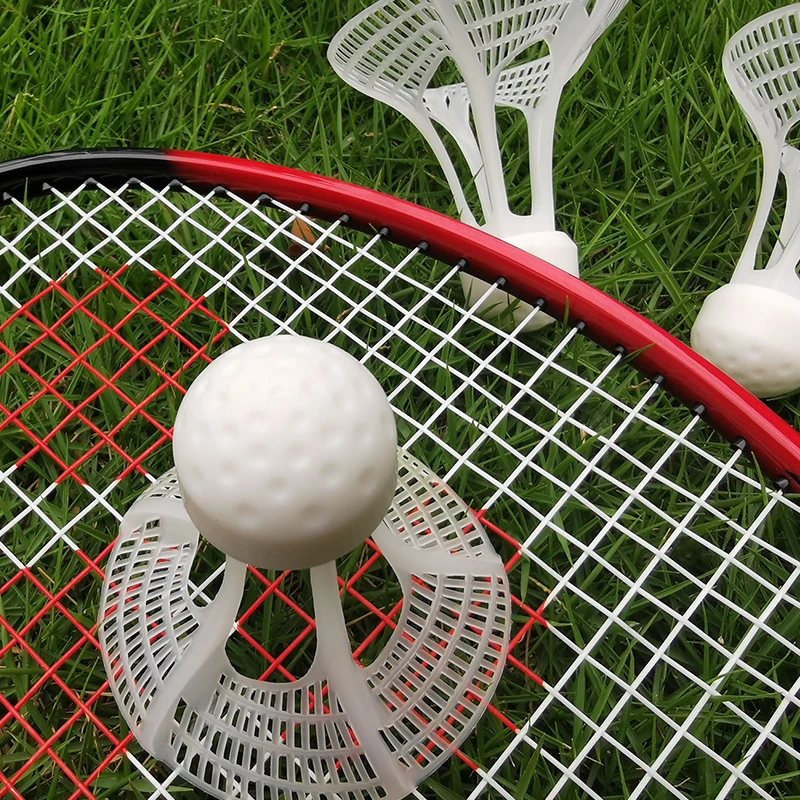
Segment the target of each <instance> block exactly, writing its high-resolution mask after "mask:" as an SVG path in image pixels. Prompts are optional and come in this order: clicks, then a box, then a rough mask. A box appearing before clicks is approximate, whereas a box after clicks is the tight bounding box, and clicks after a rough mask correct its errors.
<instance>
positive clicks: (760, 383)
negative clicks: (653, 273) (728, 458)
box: [692, 3, 800, 397]
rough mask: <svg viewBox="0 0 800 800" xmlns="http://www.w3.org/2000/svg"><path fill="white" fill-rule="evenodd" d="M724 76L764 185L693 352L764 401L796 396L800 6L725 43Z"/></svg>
mask: <svg viewBox="0 0 800 800" xmlns="http://www.w3.org/2000/svg"><path fill="white" fill-rule="evenodd" d="M723 65H724V71H725V77H726V78H727V81H728V83H729V84H730V86H731V89H732V91H733V93H734V95H735V96H736V99H737V100H738V101H739V103H740V105H741V107H742V109H743V110H744V113H745V114H746V116H747V119H748V121H749V122H750V125H751V126H752V128H753V130H754V131H755V133H756V135H757V136H758V139H759V141H760V142H761V148H762V152H763V158H764V177H763V181H762V189H761V197H760V198H759V202H758V208H757V210H756V217H755V221H754V222H753V227H752V230H751V231H750V235H749V236H748V239H747V242H746V244H745V248H744V250H743V251H742V255H741V257H740V259H739V262H738V264H737V265H736V269H735V270H734V273H733V278H732V279H731V282H730V283H729V284H727V285H726V286H723V287H722V288H721V289H718V290H717V291H715V292H714V293H713V294H711V295H710V296H709V297H708V298H707V299H706V301H705V303H704V304H703V307H702V309H701V310H700V313H699V315H698V317H697V320H696V321H695V324H694V327H693V329H692V347H694V348H695V350H697V351H698V352H699V353H700V354H701V355H703V356H705V357H706V358H708V359H709V360H710V361H711V362H713V363H714V364H716V365H717V366H718V367H719V368H720V369H722V370H723V371H724V372H727V373H728V374H729V375H730V376H731V377H733V378H735V379H736V380H737V381H739V383H741V384H742V385H743V386H745V387H746V388H747V389H749V390H750V391H751V392H753V394H755V395H757V396H759V397H774V396H777V395H781V394H786V393H787V392H791V391H794V390H796V389H798V388H800V346H798V342H800V278H798V274H797V268H798V263H800V151H798V150H797V149H796V148H795V147H793V146H792V145H790V144H787V142H786V138H787V136H788V134H789V132H790V131H791V130H792V128H794V126H795V125H796V124H797V122H798V120H800V4H799V3H795V4H794V5H791V6H786V7H785V8H780V9H777V10H776V11H772V12H770V13H768V14H765V15H764V16H762V17H759V18H758V19H756V20H754V21H753V22H751V23H750V24H749V25H747V26H746V27H744V28H743V29H742V30H740V31H739V32H738V33H737V34H736V35H735V36H734V37H733V38H732V39H731V41H730V42H729V43H728V46H727V48H726V51H725V56H724V59H723ZM781 175H782V176H783V178H784V180H785V182H786V189H787V201H786V209H785V213H784V218H783V223H782V225H781V230H780V234H779V236H778V242H777V244H775V246H774V248H773V250H772V253H771V255H770V258H769V260H768V262H767V265H766V267H764V268H761V269H759V268H757V267H756V261H757V257H758V253H759V250H760V247H761V244H762V240H763V238H764V232H765V229H766V226H767V223H768V221H769V217H770V212H771V211H772V204H773V202H774V199H775V193H776V190H777V186H778V182H779V180H780V177H781Z"/></svg>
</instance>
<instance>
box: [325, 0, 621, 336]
mask: <svg viewBox="0 0 800 800" xmlns="http://www.w3.org/2000/svg"><path fill="white" fill-rule="evenodd" d="M627 2H628V0H597V2H595V3H594V6H593V8H592V10H591V12H590V11H589V10H588V6H589V0H487V1H486V2H484V3H476V2H473V0H416V2H414V0H380V2H377V3H375V4H373V5H372V6H370V7H369V8H367V9H366V10H365V11H363V12H362V13H361V14H359V15H357V16H356V17H354V18H353V19H352V20H350V22H348V23H347V25H345V26H344V27H343V28H342V29H341V30H340V31H339V33H338V34H337V35H336V36H335V37H334V39H333V41H332V43H331V46H330V48H329V51H328V58H329V60H330V62H331V64H332V65H333V68H334V70H335V71H336V72H337V74H338V75H339V76H340V77H341V78H342V79H343V80H345V81H346V82H347V83H349V84H350V85H351V86H353V87H355V88H356V89H358V90H360V91H362V92H364V93H365V94H367V95H369V96H370V97H373V98H375V99H378V100H381V101H383V102H385V103H387V104H388V105H390V106H392V107H393V108H395V109H396V110H397V111H399V112H401V113H402V114H404V115H405V116H406V117H408V119H409V120H411V122H413V123H414V125H416V126H417V128H418V129H419V130H420V131H421V133H422V134H423V136H424V137H425V139H426V140H427V142H428V144H429V145H430V147H431V149H432V150H433V152H434V154H435V155H436V157H437V158H438V160H439V162H440V164H441V166H442V169H443V171H444V174H445V177H446V178H447V181H448V184H449V186H450V189H451V191H452V192H453V196H454V198H455V201H456V205H457V207H458V209H459V213H460V215H461V218H462V220H464V221H465V222H468V223H469V224H472V225H477V222H476V219H475V215H474V214H473V212H472V210H471V209H470V208H469V205H468V203H467V199H466V195H465V190H464V186H465V185H467V184H469V183H471V182H473V181H474V184H475V187H476V190H477V193H478V197H479V200H480V204H481V208H482V211H483V216H484V218H485V224H484V226H483V227H484V229H485V230H487V231H488V232H490V233H492V234H494V235H496V236H499V237H500V238H503V239H505V240H506V241H508V242H510V243H512V244H514V245H516V246H518V247H520V248H521V249H523V250H525V251H527V252H529V253H532V254H534V255H537V256H539V257H540V258H542V259H544V260H545V261H548V262H550V263H552V264H554V265H556V266H558V267H560V268H561V269H563V270H565V271H566V272H569V273H571V274H573V275H577V274H578V249H577V247H576V245H575V243H574V242H573V241H572V239H571V238H570V237H569V236H568V235H567V234H566V233H564V232H562V231H558V230H556V220H555V205H554V196H553V138H554V134H555V123H556V115H557V112H558V105H559V101H560V99H561V94H562V90H563V88H564V86H565V84H566V83H567V82H568V81H569V80H570V79H571V78H572V77H573V76H574V75H575V73H576V72H577V71H578V70H579V69H580V67H581V66H582V65H583V64H584V62H585V61H586V59H587V57H588V55H589V53H590V51H591V48H592V46H593V45H594V43H595V42H596V41H597V39H598V38H599V37H600V35H601V34H602V32H603V31H604V30H605V29H606V28H607V27H608V26H609V25H610V24H611V23H612V22H613V20H614V19H615V18H616V17H617V16H618V15H619V13H620V12H621V11H622V9H623V8H624V7H625V5H626V4H627ZM532 48H536V49H537V54H536V57H535V58H532V59H531V60H530V61H528V62H525V63H522V64H519V63H516V62H519V61H520V60H521V59H524V58H525V55H526V53H528V52H530V51H531V49H532ZM545 48H546V51H547V52H546V53H543V52H542V51H543V50H544V49H545ZM448 59H450V60H451V61H452V62H454V64H455V66H456V67H457V68H458V70H459V71H460V73H461V76H462V77H463V82H462V83H458V84H453V85H448V86H441V87H431V85H430V84H431V82H432V81H433V80H434V76H435V75H436V72H437V70H438V69H439V68H440V67H441V66H442V65H443V64H444V63H446V61H447V60H448ZM498 107H506V108H515V109H517V110H519V111H521V112H522V114H523V115H524V117H525V120H526V122H527V126H528V134H529V158H530V172H531V191H532V206H531V208H532V210H531V213H530V214H528V215H518V214H515V213H513V212H512V211H511V209H510V208H509V204H508V190H507V185H506V180H505V176H504V170H503V163H502V157H501V151H500V144H499V140H498V132H497V123H496V119H497V118H496V109H497V108H498ZM436 125H439V126H441V127H442V128H443V129H444V130H446V131H447V133H448V134H449V135H450V136H451V137H452V139H453V140H454V141H455V142H456V143H457V145H458V147H459V149H460V150H461V152H462V154H463V156H464V159H465V161H466V163H467V165H468V169H469V172H470V174H468V175H465V174H462V175H459V174H458V170H457V169H456V166H455V163H454V161H453V159H452V157H451V154H450V153H448V151H447V147H446V146H445V143H444V141H443V139H442V137H441V136H440V134H439V132H438V131H437V128H436ZM462 282H463V284H464V290H465V295H466V299H467V303H468V304H469V305H470V306H474V305H476V304H477V303H480V306H479V310H480V313H482V314H483V315H484V316H487V317H492V316H496V315H497V314H499V313H500V312H501V311H503V310H504V309H506V308H508V305H509V302H511V300H510V298H509V295H508V294H507V293H505V292H502V291H500V290H499V289H496V290H494V291H493V292H491V293H490V294H488V295H487V292H488V291H489V288H490V287H489V286H488V285H487V284H486V283H484V282H483V281H480V280H478V279H476V278H473V277H471V276H469V275H463V276H462ZM514 302H516V301H514ZM531 310H532V309H531V307H530V306H528V305H526V304H517V305H516V307H515V311H514V318H515V320H517V323H518V324H519V323H521V322H522V321H523V320H525V319H526V318H527V317H528V316H529V315H530V313H531ZM550 321H552V320H551V318H550V317H548V316H547V315H545V314H541V313H539V314H536V315H535V316H533V317H531V319H530V320H529V321H528V322H527V323H526V325H525V329H526V330H536V329H537V328H541V327H543V326H544V325H546V324H547V323H548V322H550Z"/></svg>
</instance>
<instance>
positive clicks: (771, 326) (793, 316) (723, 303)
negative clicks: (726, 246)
mask: <svg viewBox="0 0 800 800" xmlns="http://www.w3.org/2000/svg"><path fill="white" fill-rule="evenodd" d="M798 342H800V300H798V299H797V298H796V297H793V296H792V295H789V294H784V293H783V292H778V291H775V290H774V289H769V288H765V287H763V286H755V285H751V284H748V283H729V284H727V285H726V286H723V287H722V288H721V289H717V291H715V292H714V293H713V294H711V295H709V296H708V298H707V299H706V301H705V303H704V304H703V307H702V309H700V313H699V314H698V316H697V320H696V321H695V324H694V327H693V328H692V347H693V348H694V349H695V350H696V351H697V352H698V353H700V355H702V356H704V357H705V358H707V359H708V360H709V361H710V362H711V363H712V364H715V365H716V366H717V367H719V368H720V369H721V370H722V371H723V372H726V373H727V374H728V375H730V376H731V377H732V378H733V379H734V380H736V381H738V382H739V383H741V384H742V386H744V387H745V388H746V389H749V390H750V391H751V392H752V393H753V394H754V395H756V397H777V396H778V395H782V394H786V393H787V392H791V391H794V390H795V389H797V388H798V387H800V346H798Z"/></svg>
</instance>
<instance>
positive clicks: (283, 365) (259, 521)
mask: <svg viewBox="0 0 800 800" xmlns="http://www.w3.org/2000/svg"><path fill="white" fill-rule="evenodd" d="M173 455H174V458H175V468H176V472H177V475H178V481H179V484H180V489H181V494H182V497H183V502H184V505H185V506H186V511H187V513H188V514H189V517H190V518H191V520H192V522H193V523H194V524H195V525H196V526H197V529H198V530H199V531H200V533H201V534H202V535H203V536H204V537H205V538H206V539H208V540H209V541H210V542H211V543H212V544H213V545H214V546H216V547H218V548H219V549H220V550H222V551H223V552H224V553H226V554H227V555H229V556H231V557H232V558H235V559H237V560H239V561H243V562H245V563H248V564H253V565H254V566H258V567H263V568H272V569H281V570H282V569H304V568H309V567H313V566H317V565H319V564H323V563H326V562H328V561H332V560H333V559H335V558H338V557H339V556H341V555H343V554H345V553H347V552H348V551H350V550H352V549H353V548H354V547H356V546H358V545H359V544H361V543H362V542H363V541H364V540H365V539H366V538H367V537H368V536H369V535H370V534H371V533H372V532H373V531H374V530H375V528H376V527H377V526H378V524H379V523H380V521H381V520H382V519H383V516H384V515H385V514H386V512H387V510H388V509H389V506H390V503H391V500H392V497H393V495H394V491H395V486H396V482H397V430H396V427H395V422H394V415H393V413H392V410H391V407H390V405H389V401H388V399H387V398H386V395H385V394H384V392H383V390H382V389H381V386H380V384H379V383H378V382H377V380H375V378H374V377H373V376H372V374H371V373H370V372H369V370H367V369H366V368H365V367H364V366H362V365H361V364H360V363H359V362H358V361H357V360H356V359H354V358H353V357H352V356H350V355H349V354H348V353H346V352H344V351H343V350H340V349H339V348H338V347H335V346H333V345H331V344H326V343H324V342H319V341H317V340H314V339H307V338H305V337H300V336H291V335H283V336H269V337H266V338H263V339H256V340H253V341H250V342H246V343H244V344H241V345H238V346H237V347H234V348H233V349H231V350H229V351H228V352H226V353H225V354H224V355H222V356H220V357H219V358H217V359H216V360H215V361H213V362H212V363H211V364H210V365H209V366H208V367H206V369H205V370H204V371H203V372H202V373H201V374H200V376H199V377H198V378H197V379H196V380H195V381H194V383H193V384H192V385H191V387H190V388H189V391H188V392H187V393H186V396H185V398H184V399H183V402H182V403H181V406H180V409H179V410H178V416H177V418H176V421H175V432H174V439H173Z"/></svg>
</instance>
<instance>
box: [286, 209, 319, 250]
mask: <svg viewBox="0 0 800 800" xmlns="http://www.w3.org/2000/svg"><path fill="white" fill-rule="evenodd" d="M291 232H292V236H293V237H294V239H293V240H292V241H291V244H290V245H289V249H288V250H287V253H288V254H289V256H290V257H291V258H299V257H300V256H301V255H303V253H305V252H306V250H307V249H308V248H307V247H304V246H303V244H301V242H308V244H314V242H316V241H317V235H316V234H315V233H314V231H313V230H312V228H311V226H310V225H309V224H308V223H307V222H306V221H305V220H304V219H300V217H296V218H295V220H294V222H293V223H292V228H291ZM295 239H299V240H300V241H299V242H298V241H295Z"/></svg>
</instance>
